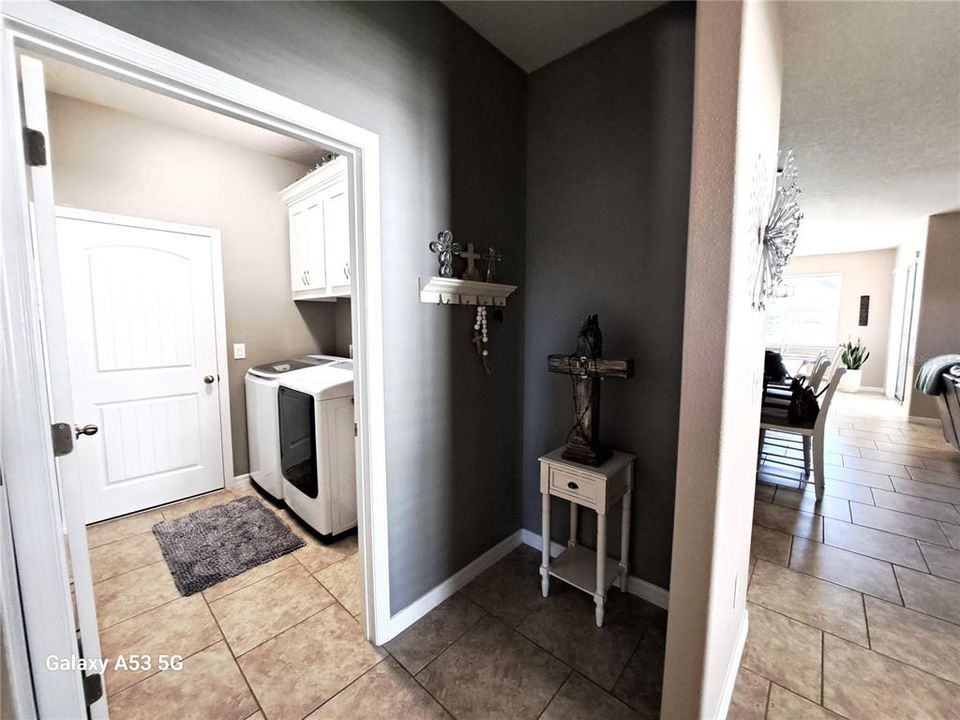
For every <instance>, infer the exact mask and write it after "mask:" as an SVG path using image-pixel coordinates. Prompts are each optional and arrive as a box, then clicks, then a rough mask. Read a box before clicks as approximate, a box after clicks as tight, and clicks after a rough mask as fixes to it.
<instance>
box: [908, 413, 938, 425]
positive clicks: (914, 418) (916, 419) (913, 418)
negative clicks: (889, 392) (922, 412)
mask: <svg viewBox="0 0 960 720" xmlns="http://www.w3.org/2000/svg"><path fill="white" fill-rule="evenodd" d="M907 419H908V420H909V421H910V422H912V423H917V424H918V425H929V426H930V427H943V423H942V422H941V421H940V420H938V419H937V418H928V417H920V416H919V415H910V416H909V417H908V418H907Z"/></svg>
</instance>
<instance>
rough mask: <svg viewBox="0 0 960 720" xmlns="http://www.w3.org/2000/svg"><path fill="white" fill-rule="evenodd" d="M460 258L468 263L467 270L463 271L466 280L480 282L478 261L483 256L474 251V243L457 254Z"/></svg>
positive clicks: (469, 243) (468, 244)
mask: <svg viewBox="0 0 960 720" xmlns="http://www.w3.org/2000/svg"><path fill="white" fill-rule="evenodd" d="M457 254H458V255H459V256H460V257H462V258H463V259H465V260H466V261H467V269H466V270H464V271H463V279H464V280H479V279H480V270H478V269H477V266H476V264H475V263H476V261H477V260H480V259H481V257H482V256H481V255H480V253H478V252H474V251H473V243H472V242H468V243H467V249H466V250H461V251H460V252H459V253H457Z"/></svg>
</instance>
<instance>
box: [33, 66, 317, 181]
mask: <svg viewBox="0 0 960 720" xmlns="http://www.w3.org/2000/svg"><path fill="white" fill-rule="evenodd" d="M40 59H41V60H42V61H43V67H44V79H45V80H46V85H47V91H48V92H53V93H57V94H58V95H65V96H67V97H72V98H76V99H78V100H84V101H86V102H89V103H94V104H96V105H102V106H104V107H108V108H111V109H113V110H118V111H120V112H125V113H129V114H130V115H135V116H137V117H141V118H144V119H146V120H151V121H153V122H159V123H163V124H164V125H170V126H173V127H177V128H180V129H182V130H188V131H190V132H194V133H197V134H199V135H205V136H208V137H212V138H216V139H217V140H220V141H222V142H226V143H230V144H233V145H240V146H242V147H245V148H247V149H250V150H256V151H258V152H262V153H265V154H267V155H273V156H274V157H280V158H283V159H285V160H290V161H292V162H296V163H300V164H301V165H307V166H312V165H314V164H316V163H317V161H318V160H319V159H320V157H321V156H322V155H323V154H324V152H325V151H324V150H323V149H322V148H321V147H319V146H318V145H315V144H313V143H309V142H303V141H301V140H297V139H295V138H291V137H287V136H286V135H281V134H280V133H277V132H273V131H272V130H267V129H266V128H262V127H259V126H257V125H251V124H250V123H247V122H243V121H241V120H236V119H234V118H231V117H228V116H226V115H221V114H220V113H216V112H213V111H211V110H206V109H204V108H201V107H197V106H196V105H191V104H189V103H186V102H183V101H181V100H175V99H173V98H171V97H167V96H166V95H161V94H159V93H156V92H153V91H150V90H145V89H144V88H141V87H137V86H136V85H130V84H129V83H126V82H121V81H120V80H115V79H113V78H111V77H108V76H106V75H101V74H99V73H95V72H91V71H90V70H85V69H83V68H81V67H79V66H77V65H72V64H70V63H66V62H63V61H61V60H56V59H54V58H50V57H45V56H44V57H41V58H40Z"/></svg>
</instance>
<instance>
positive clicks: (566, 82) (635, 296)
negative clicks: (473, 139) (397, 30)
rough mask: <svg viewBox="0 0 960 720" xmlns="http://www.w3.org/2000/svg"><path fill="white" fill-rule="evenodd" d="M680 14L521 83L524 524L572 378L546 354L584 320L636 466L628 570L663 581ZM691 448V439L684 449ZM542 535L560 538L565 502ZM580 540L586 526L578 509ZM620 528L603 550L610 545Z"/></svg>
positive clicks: (658, 14)
mask: <svg viewBox="0 0 960 720" xmlns="http://www.w3.org/2000/svg"><path fill="white" fill-rule="evenodd" d="M694 22H695V17H694V6H693V5H692V4H670V5H667V6H664V7H661V8H659V9H657V10H655V11H653V12H651V13H649V14H647V15H645V16H643V17H641V18H639V19H638V20H635V21H634V22H632V23H630V24H628V25H625V26H624V27H622V28H619V29H617V30H615V31H613V32H612V33H609V34H608V35H605V36H603V37H601V38H599V39H598V40H596V41H594V42H592V43H590V44H589V45H586V46H585V47H583V48H581V49H579V50H577V51H575V52H573V53H571V54H570V55H567V56H565V57H563V58H561V59H559V60H557V61H555V62H553V63H552V64H550V65H548V66H546V67H544V68H542V69H540V70H537V71H536V72H534V73H532V74H531V75H530V77H529V79H528V88H529V90H528V106H527V273H526V275H525V276H524V290H525V292H526V319H525V325H526V338H525V372H524V409H523V417H524V456H523V471H524V484H523V501H524V502H523V526H524V528H527V529H529V530H532V531H534V532H537V533H539V532H540V508H541V504H540V492H539V473H538V464H537V458H538V457H539V456H540V455H542V454H543V453H545V452H548V451H550V450H552V449H554V448H556V447H558V446H560V445H562V444H563V443H564V440H565V437H566V435H567V432H568V430H569V429H570V427H571V426H572V425H573V423H574V420H575V418H574V412H573V404H572V403H573V401H572V390H571V379H570V377H569V376H561V375H551V374H549V373H548V372H547V355H548V354H550V353H568V352H572V351H573V350H574V348H575V341H576V335H577V331H578V329H579V325H580V322H581V321H582V320H583V318H584V317H585V316H586V315H587V314H589V313H598V314H599V316H600V327H601V329H602V331H603V336H604V337H603V340H604V356H606V357H610V358H627V357H632V358H634V359H635V360H636V376H635V377H634V378H633V379H631V380H618V379H609V380H604V381H603V389H602V402H601V434H602V438H603V440H604V441H606V442H608V443H610V444H612V445H614V446H615V447H617V448H619V449H621V450H625V451H628V452H632V453H636V454H637V456H638V460H637V468H636V490H635V492H634V499H633V532H632V533H631V534H632V538H631V556H632V557H631V574H633V575H636V576H638V577H640V578H642V579H643V580H647V581H649V582H651V583H654V584H655V585H658V586H660V587H664V588H666V587H667V586H668V584H669V578H670V553H671V546H672V539H673V506H674V487H675V475H676V459H677V428H678V421H679V415H678V411H679V400H680V359H681V346H682V339H683V305H684V286H685V282H684V280H685V273H686V265H685V263H686V244H687V217H688V204H689V187H690V154H691V132H692V119H693V59H694V58H693V56H694V52H693V51H694ZM690 441H691V442H695V439H691V440H690ZM553 518H554V523H553V538H554V540H557V541H565V540H566V537H567V532H568V530H567V512H566V503H560V502H558V501H557V502H556V504H555V507H554V509H553ZM580 522H581V538H582V540H583V541H584V543H585V544H589V545H590V546H591V547H592V546H593V545H594V541H593V538H594V537H595V532H596V522H595V516H593V515H592V514H591V513H587V512H581V520H580ZM619 542H620V541H619V522H618V521H617V520H616V519H612V520H611V522H610V534H609V547H610V548H611V553H613V554H615V553H616V552H617V551H618V549H619Z"/></svg>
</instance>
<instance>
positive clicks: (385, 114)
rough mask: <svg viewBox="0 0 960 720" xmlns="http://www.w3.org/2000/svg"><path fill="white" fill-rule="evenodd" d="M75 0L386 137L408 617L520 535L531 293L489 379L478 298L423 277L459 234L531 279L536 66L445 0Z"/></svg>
mask: <svg viewBox="0 0 960 720" xmlns="http://www.w3.org/2000/svg"><path fill="white" fill-rule="evenodd" d="M68 4H69V6H70V7H71V8H73V9H75V10H77V11H79V12H82V13H84V14H86V15H88V16H91V17H93V18H95V19H98V20H101V21H103V22H106V23H108V24H110V25H113V26H116V27H118V28H120V29H122V30H125V31H127V32H129V33H132V34H134V35H137V36H139V37H142V38H145V39H147V40H149V41H151V42H154V43H156V44H158V45H161V46H163V47H166V48H168V49H170V50H173V51H175V52H178V53H181V54H183V55H186V56H188V57H191V58H193V59H195V60H198V61H199V62H202V63H205V64H207V65H211V66H213V67H215V68H218V69H220V70H223V71H225V72H228V73H230V74H232V75H235V76H238V77H241V78H243V79H245V80H248V81H250V82H253V83H256V84H257V85H260V86H263V87H266V88H268V89H270V90H273V91H275V92H278V93H280V94H282V95H285V96H288V97H291V98H293V99H296V100H299V101H301V102H303V103H305V104H307V105H310V106H312V107H315V108H319V109H321V110H324V111H326V112H328V113H331V114H333V115H336V116H338V117H340V118H342V119H344V120H347V121H349V122H352V123H356V124H357V125H361V126H363V127H365V128H368V129H370V130H372V131H374V132H376V133H378V134H379V135H380V143H381V145H380V149H381V193H382V195H381V208H382V209H381V220H382V242H383V267H384V270H385V273H384V275H385V277H384V281H383V297H384V350H385V353H386V362H387V365H386V373H385V378H384V381H385V387H386V402H387V418H386V449H387V466H388V477H387V486H388V507H389V534H390V579H391V598H390V601H391V607H392V609H393V611H394V612H396V611H398V610H400V609H402V608H404V607H406V606H407V605H409V604H410V603H411V602H412V601H413V600H416V599H417V598H418V597H420V596H421V595H422V594H423V593H425V592H427V591H428V590H430V589H431V588H433V587H434V586H435V585H436V584H437V583H439V582H441V581H442V580H444V579H446V578H447V577H449V576H450V575H451V574H453V573H454V572H456V571H457V570H459V569H460V568H462V567H463V566H464V565H466V564H467V563H469V562H470V561H472V560H473V559H475V558H476V557H478V556H479V555H481V554H482V553H483V552H485V551H486V550H488V549H489V548H490V547H492V546H493V545H494V544H496V543H497V542H499V541H500V540H502V539H504V538H505V537H507V536H508V535H510V534H511V533H512V532H514V531H516V530H517V529H518V528H519V527H520V523H521V517H520V513H521V493H520V474H521V462H520V460H521V438H522V425H521V422H522V412H523V408H522V388H521V379H522V372H523V368H522V364H523V354H522V353H523V310H524V308H523V305H524V295H525V290H524V289H523V288H521V290H520V291H519V292H518V293H517V294H516V295H515V296H514V297H513V298H511V302H510V305H509V306H508V307H507V308H506V310H505V312H504V314H503V315H504V318H503V322H499V321H497V320H494V319H493V318H492V317H491V322H490V326H491V332H490V341H491V361H492V364H493V366H494V368H495V370H496V372H495V374H494V375H493V376H490V377H488V376H486V375H485V374H484V373H483V371H482V369H481V367H480V364H479V361H478V359H477V356H476V354H475V352H474V348H473V346H472V345H471V343H470V337H471V334H472V327H473V313H472V312H471V310H470V308H465V307H453V308H451V307H436V306H430V305H422V304H420V302H419V299H418V292H417V278H418V277H419V276H427V275H431V274H434V272H435V269H436V265H435V261H434V259H433V257H432V256H431V255H430V253H429V252H428V250H427V244H428V243H429V242H430V240H431V239H432V238H435V237H436V235H437V233H438V232H439V231H440V230H443V229H445V228H451V229H452V230H453V231H454V233H455V235H456V237H457V239H458V240H461V241H466V240H472V241H474V242H475V243H476V244H477V245H478V246H484V247H485V246H486V245H487V244H494V245H496V246H497V247H498V248H500V249H501V250H502V252H503V255H504V262H503V263H502V265H501V268H502V270H501V274H500V278H499V279H501V280H502V281H504V282H508V283H514V284H518V285H521V284H522V281H523V279H524V277H525V274H524V230H525V212H526V199H525V192H526V182H525V163H526V147H525V140H526V124H525V120H526V119H525V93H526V76H525V75H524V74H523V72H522V71H520V70H519V69H518V68H517V67H516V66H515V65H513V64H512V63H510V62H509V61H508V60H507V59H506V58H504V57H503V56H502V55H501V54H500V53H498V52H497V51H496V50H495V49H494V48H493V47H492V46H490V45H489V44H488V43H487V42H485V41H484V40H482V39H481V38H480V37H479V36H478V35H477V34H476V33H474V32H473V31H472V30H470V29H469V28H468V27H467V26H466V25H465V24H464V23H463V22H461V21H460V20H459V19H457V18H456V17H455V16H454V15H453V14H452V13H450V12H449V11H448V10H447V9H446V8H444V7H443V6H442V5H440V4H439V3H306V2H300V3H272V2H271V3H257V2H251V3H229V4H225V3H214V2H210V3H206V2H200V3H192V2H191V3H183V2H178V3H163V2H160V3H155V2H136V3H126V2H93V3H68ZM680 297H682V294H681V295H680ZM578 310H579V309H578ZM601 310H602V309H601ZM611 329H612V328H611Z"/></svg>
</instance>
